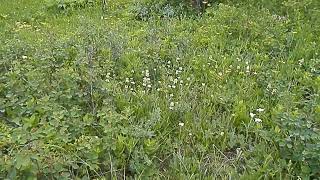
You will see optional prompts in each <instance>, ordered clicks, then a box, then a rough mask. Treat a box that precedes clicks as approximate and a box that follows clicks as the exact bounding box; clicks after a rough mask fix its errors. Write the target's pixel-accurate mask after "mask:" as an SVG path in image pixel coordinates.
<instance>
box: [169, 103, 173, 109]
mask: <svg viewBox="0 0 320 180" xmlns="http://www.w3.org/2000/svg"><path fill="white" fill-rule="evenodd" d="M173 107H174V102H170V105H169V109H171V110H173Z"/></svg>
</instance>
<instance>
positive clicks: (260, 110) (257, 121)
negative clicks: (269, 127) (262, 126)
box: [250, 108, 264, 123]
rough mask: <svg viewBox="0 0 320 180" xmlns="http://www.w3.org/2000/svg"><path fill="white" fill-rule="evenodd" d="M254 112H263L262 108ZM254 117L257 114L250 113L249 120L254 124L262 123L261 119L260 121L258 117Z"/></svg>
mask: <svg viewBox="0 0 320 180" xmlns="http://www.w3.org/2000/svg"><path fill="white" fill-rule="evenodd" d="M256 112H257V113H262V112H264V109H263V108H258V109H256ZM256 116H257V114H255V113H252V112H250V117H251V119H253V120H254V122H256V123H262V119H260V118H259V117H256Z"/></svg>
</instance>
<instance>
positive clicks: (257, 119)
mask: <svg viewBox="0 0 320 180" xmlns="http://www.w3.org/2000/svg"><path fill="white" fill-rule="evenodd" d="M254 121H255V122H256V123H261V122H262V119H260V118H255V119H254Z"/></svg>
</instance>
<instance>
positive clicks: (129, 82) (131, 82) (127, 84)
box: [124, 78, 136, 91]
mask: <svg viewBox="0 0 320 180" xmlns="http://www.w3.org/2000/svg"><path fill="white" fill-rule="evenodd" d="M135 84H136V83H135V82H134V80H133V78H126V80H125V86H124V88H125V89H129V88H130V90H131V91H133V87H134V85H135Z"/></svg>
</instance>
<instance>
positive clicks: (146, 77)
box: [142, 70, 151, 89]
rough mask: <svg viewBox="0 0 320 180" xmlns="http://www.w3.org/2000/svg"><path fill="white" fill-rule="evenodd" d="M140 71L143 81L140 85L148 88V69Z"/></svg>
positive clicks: (149, 85) (149, 84)
mask: <svg viewBox="0 0 320 180" xmlns="http://www.w3.org/2000/svg"><path fill="white" fill-rule="evenodd" d="M142 73H143V75H144V77H143V81H142V86H144V87H146V88H149V89H150V88H151V79H150V73H149V70H145V71H142Z"/></svg>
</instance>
